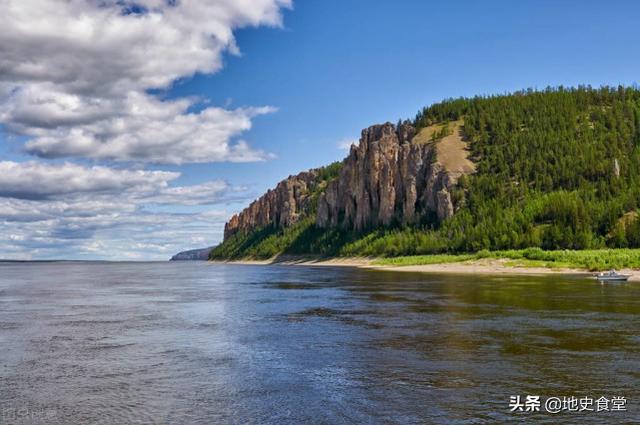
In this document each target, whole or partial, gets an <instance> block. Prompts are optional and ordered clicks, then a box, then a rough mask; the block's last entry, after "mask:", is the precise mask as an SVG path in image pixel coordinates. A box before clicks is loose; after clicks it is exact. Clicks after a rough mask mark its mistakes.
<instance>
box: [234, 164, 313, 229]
mask: <svg viewBox="0 0 640 425" xmlns="http://www.w3.org/2000/svg"><path fill="white" fill-rule="evenodd" d="M319 183H320V182H319V172H318V170H309V171H305V172H302V173H300V174H298V175H295V176H289V177H288V178H286V179H285V180H283V181H281V182H280V183H278V184H277V185H276V187H275V189H272V190H269V191H267V193H265V194H264V195H262V196H261V197H260V198H258V199H257V200H255V201H253V202H252V203H251V204H250V205H249V206H248V207H247V208H245V209H244V210H242V212H240V213H239V214H236V215H234V216H233V217H231V219H230V220H229V222H227V223H226V224H225V226H224V239H225V240H226V239H227V238H228V237H229V236H231V235H233V234H235V233H237V232H239V231H241V232H248V231H251V230H254V229H258V228H260V227H264V226H268V225H274V226H279V227H286V226H290V225H292V224H294V223H295V222H296V221H297V220H298V218H299V217H300V216H302V215H304V214H307V213H310V212H311V209H310V208H311V194H312V193H313V191H314V190H315V188H316V187H317V185H318V184H319Z"/></svg>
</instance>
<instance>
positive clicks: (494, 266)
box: [211, 257, 640, 281]
mask: <svg viewBox="0 0 640 425" xmlns="http://www.w3.org/2000/svg"><path fill="white" fill-rule="evenodd" d="M211 263H220V264H246V265H251V264H253V265H269V264H278V265H289V266H291V265H294V266H295V265H297V266H331V267H359V268H366V269H374V270H388V271H394V272H395V271H397V272H414V273H416V272H422V273H451V274H485V275H492V274H493V275H574V276H584V277H589V276H592V275H594V274H595V272H593V271H589V270H587V269H586V268H579V267H543V266H524V265H518V264H517V263H514V262H513V261H510V260H508V259H496V258H482V259H472V260H468V261H459V262H442V263H434V264H407V265H404V264H385V260H382V259H377V258H357V257H356V258H353V257H335V258H317V259H313V258H308V257H280V258H276V259H268V260H234V261H211ZM618 271H619V272H621V273H624V274H630V275H631V277H630V278H629V280H630V281H640V270H635V269H630V268H623V269H621V270H618Z"/></svg>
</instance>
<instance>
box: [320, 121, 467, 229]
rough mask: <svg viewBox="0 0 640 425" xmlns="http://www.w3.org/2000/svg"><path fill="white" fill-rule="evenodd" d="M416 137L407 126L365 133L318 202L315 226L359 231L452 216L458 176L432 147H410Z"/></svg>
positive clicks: (377, 127)
mask: <svg viewBox="0 0 640 425" xmlns="http://www.w3.org/2000/svg"><path fill="white" fill-rule="evenodd" d="M415 134H416V131H415V128H414V127H413V126H411V125H408V124H403V125H401V126H400V127H399V128H396V127H395V126H394V125H393V124H390V123H386V124H382V125H374V126H372V127H369V128H367V129H365V130H363V131H362V137H361V138H360V143H359V145H358V146H357V147H356V146H352V147H351V152H350V153H349V156H348V157H347V158H346V159H345V160H344V162H343V167H342V170H341V172H340V176H339V177H338V178H337V179H336V180H334V181H332V182H331V183H329V185H328V187H327V189H326V191H325V193H324V194H323V195H322V196H321V198H320V200H319V202H318V210H317V218H316V224H317V225H318V226H320V227H329V226H342V227H345V228H348V229H354V230H363V229H366V228H369V227H375V226H388V225H390V224H392V223H394V222H398V223H403V224H411V223H415V222H418V221H421V220H423V219H427V218H429V217H430V216H433V217H436V218H437V219H438V220H443V219H446V218H448V217H450V216H452V215H453V212H454V205H453V203H452V201H451V194H450V189H451V187H452V186H453V185H454V184H455V183H456V181H457V177H458V176H457V175H455V174H454V173H451V172H449V171H448V170H447V169H445V167H443V166H442V165H441V164H440V163H439V162H438V160H437V152H436V145H435V143H412V141H413V138H414V136H415Z"/></svg>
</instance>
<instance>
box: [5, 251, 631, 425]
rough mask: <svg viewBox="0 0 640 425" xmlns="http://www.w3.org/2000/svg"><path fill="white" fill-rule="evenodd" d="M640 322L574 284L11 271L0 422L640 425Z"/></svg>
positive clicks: (279, 269) (128, 267)
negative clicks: (554, 404)
mask: <svg viewBox="0 0 640 425" xmlns="http://www.w3.org/2000/svg"><path fill="white" fill-rule="evenodd" d="M639 313H640V284H637V283H635V284H634V283H627V284H605V285H602V284H599V283H598V282H596V281H592V280H587V279H579V278H567V277H564V278H562V277H535V278H534V277H487V276H484V277H476V276H455V275H436V274H413V273H398V272H383V271H367V270H359V269H351V268H339V267H336V268H331V267H303V266H300V267H297V266H295V267H294V266H241V265H211V264H206V263H199V262H183V263H180V262H176V263H169V262H167V263H73V262H61V263H0V350H1V351H0V353H1V357H0V423H3V424H4V423H7V424H9V423H11V424H12V423H20V424H21V423H46V424H128V423H141V424H153V423H158V424H216V423H220V424H247V423H250V424H286V423H292V424H293V423H296V424H297V423H312V424H324V423H327V424H342V423H345V424H350V423H358V424H359V423H371V424H378V423H381V424H382V423H384V424H387V423H398V424H411V423H416V424H418V423H426V424H439V423H442V424H445V423H446V424H458V423H459V424H476V423H478V424H480V423H505V422H522V423H598V424H603V423H611V424H618V423H638V422H640V409H639V406H640V383H639V381H638V378H639V377H640V337H639V334H638V330H639V329H640V315H639ZM517 395H520V396H521V397H522V401H523V402H524V399H525V397H526V396H527V395H531V396H540V399H541V404H542V408H541V411H540V412H535V411H534V412H526V411H523V412H515V413H512V412H511V411H510V410H511V408H510V397H511V396H517ZM571 396H574V397H576V398H585V399H593V400H596V399H598V398H600V397H603V396H604V397H605V398H607V399H612V398H613V397H624V400H626V404H625V406H624V408H625V409H626V410H619V411H612V410H611V408H612V407H613V405H610V406H609V409H610V410H608V411H607V410H602V411H600V412H596V411H594V412H591V411H589V410H585V411H583V412H575V411H569V410H568V409H567V410H564V411H562V412H560V413H557V414H551V413H549V412H547V411H545V408H544V403H545V399H548V398H549V397H559V398H560V399H562V397H571ZM567 403H571V402H570V401H567ZM534 404H535V403H534ZM619 406H620V403H618V407H619ZM512 407H513V405H512ZM593 408H594V410H595V404H594V405H593Z"/></svg>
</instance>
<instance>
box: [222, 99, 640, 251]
mask: <svg viewBox="0 0 640 425" xmlns="http://www.w3.org/2000/svg"><path fill="white" fill-rule="evenodd" d="M461 119H462V120H464V126H463V135H464V138H465V140H466V141H467V144H468V147H469V149H470V158H471V159H472V161H473V162H474V163H475V164H476V172H475V173H474V174H472V175H469V176H463V177H462V178H460V180H459V181H458V184H457V187H456V188H455V191H454V193H453V200H454V203H455V204H456V213H455V214H454V216H453V217H451V218H450V219H448V220H445V221H443V222H439V223H438V222H426V223H421V224H419V225H413V226H409V227H402V226H396V227H390V228H375V229H368V230H366V231H364V232H359V233H356V232H345V231H343V230H340V229H329V230H327V229H317V228H315V225H314V220H313V216H314V214H313V213H310V214H309V216H308V217H307V218H303V219H302V220H300V221H299V222H298V223H296V224H295V225H294V226H291V227H289V228H285V229H277V228H263V229H259V230H257V231H255V232H252V233H251V234H236V235H234V236H233V237H231V238H229V239H228V240H227V241H225V242H224V243H223V244H221V245H219V246H218V247H217V248H216V249H214V250H213V251H212V253H211V258H237V257H247V256H248V257H255V258H267V257H271V256H273V255H277V254H282V253H284V254H319V255H350V256H353V255H358V256H397V255H414V254H437V253H462V252H477V251H481V250H507V249H522V248H529V247H538V248H542V249H548V250H553V249H576V250H582V249H597V248H606V247H615V248H625V247H640V220H638V219H637V216H638V214H637V210H638V208H639V206H640V205H639V203H640V90H639V89H637V88H635V87H634V88H630V87H617V88H611V87H603V88H598V89H594V88H591V87H578V88H563V87H558V88H549V89H546V90H544V91H535V90H527V91H521V92H517V93H513V94H508V95H496V96H478V97H474V98H460V99H450V100H445V101H443V102H440V103H437V104H434V105H431V106H429V107H426V108H424V109H423V110H421V111H420V112H419V113H418V114H417V115H416V117H415V118H414V120H413V124H414V125H415V126H416V127H417V128H418V129H420V128H422V127H426V126H430V125H434V124H441V123H446V122H450V121H457V120H461ZM332 175H335V173H333V174H331V175H328V177H327V178H331V176H332Z"/></svg>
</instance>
